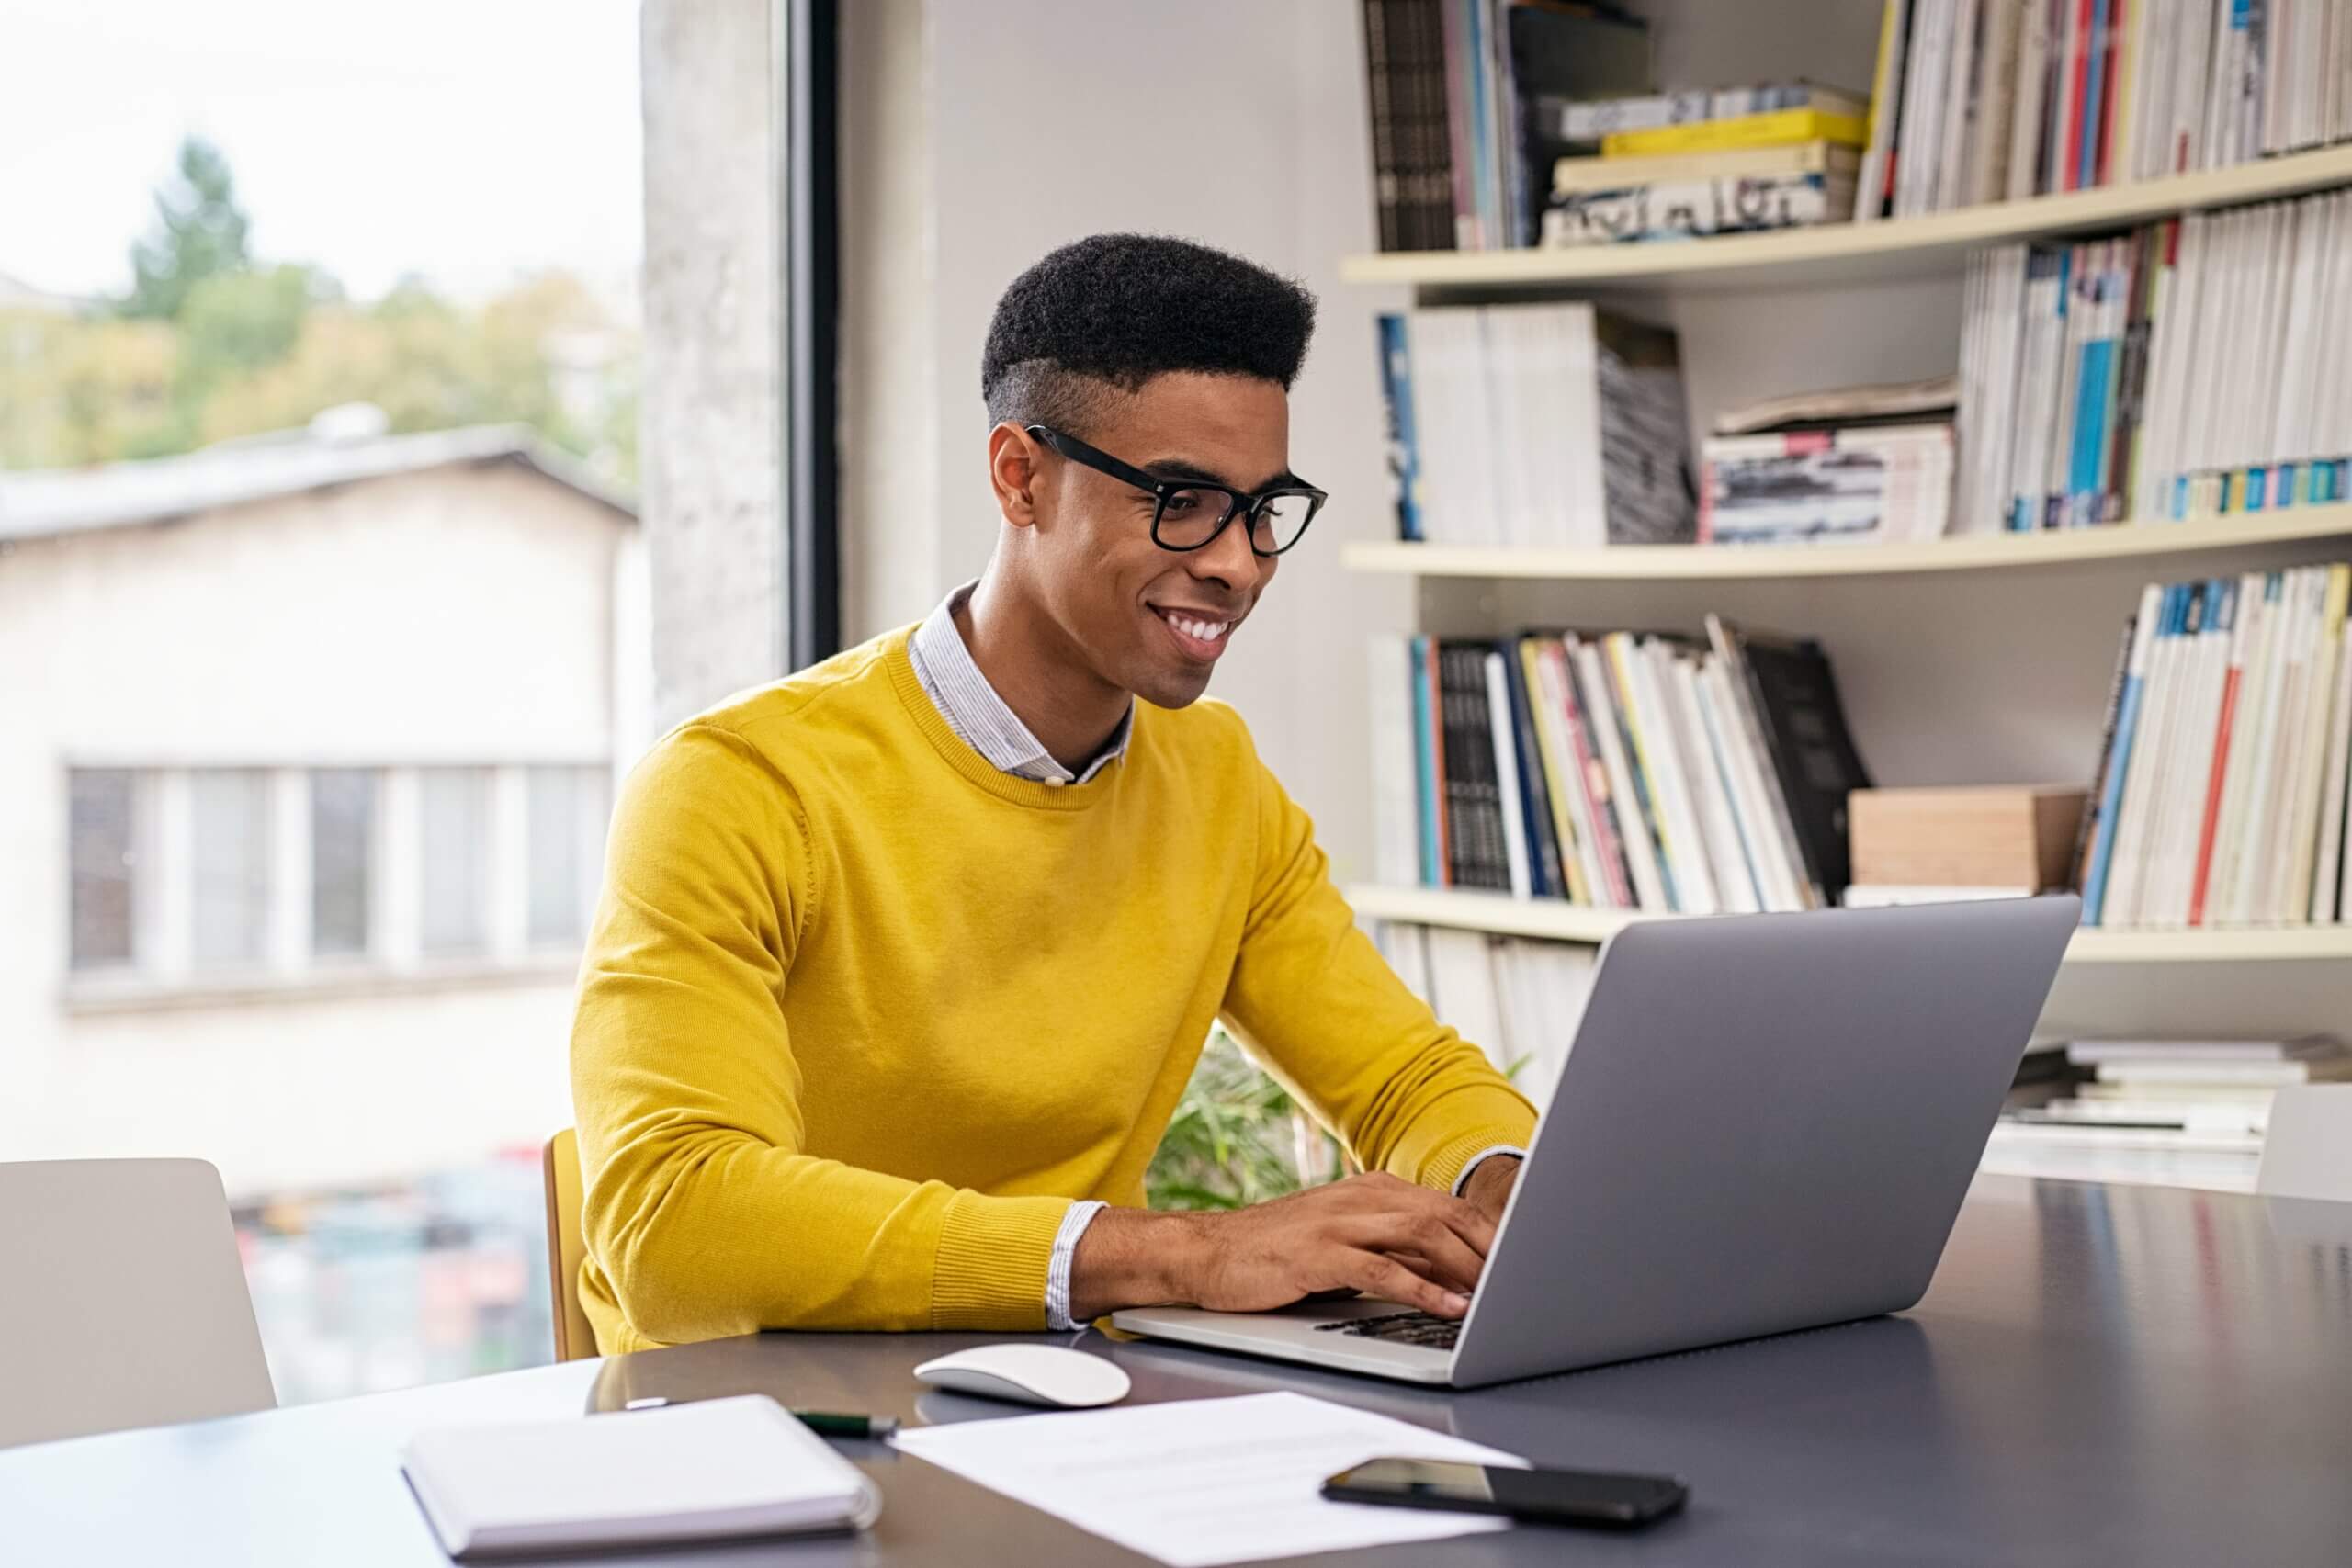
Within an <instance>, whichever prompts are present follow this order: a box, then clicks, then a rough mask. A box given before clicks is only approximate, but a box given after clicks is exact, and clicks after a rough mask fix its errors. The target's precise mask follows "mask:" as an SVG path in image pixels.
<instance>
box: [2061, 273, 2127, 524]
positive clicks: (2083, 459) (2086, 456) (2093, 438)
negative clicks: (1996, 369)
mask: <svg viewBox="0 0 2352 1568" xmlns="http://www.w3.org/2000/svg"><path fill="white" fill-rule="evenodd" d="M2079 281H2080V287H2081V289H2082V293H2081V296H2080V297H2079V298H2078V299H2076V300H2075V310H2087V311H2089V312H2090V322H2089V325H2090V328H2091V330H2093V331H2098V332H2102V333H2103V332H2104V326H2103V324H2102V323H2103V322H2104V321H2105V320H2106V318H2107V316H2108V315H2109V313H2110V312H2109V310H2108V301H2109V299H2110V298H2112V292H2113V290H2114V288H2115V287H2116V278H2115V274H2114V273H2113V272H2112V271H2111V270H2110V269H2109V268H2108V267H2107V266H2104V265H2088V266H2086V267H2084V268H2083V275H2082V277H2081V279H2080V280H2079ZM2115 346H2116V345H2115V339H2114V338H2112V337H2109V336H2104V335H2102V336H2099V337H2093V338H2086V339H2085V340H2084V342H2083V355H2082V361H2081V364H2080V365H2079V367H2077V368H2076V370H2075V428H2074V447H2073V450H2072V451H2071V452H2070V453H2069V455H2068V458H2067V464H2066V505H2065V511H2064V514H2063V515H2064V525H2065V526H2066V527H2069V528H2079V527H2082V526H2084V525H2086V524H2090V523H2094V522H2097V521H2098V512H2099V492H2100V491H2102V490H2103V489H2105V487H2106V483H2107V466H2106V463H2105V462H2104V460H2103V458H2104V455H2105V453H2106V451H2107V440H2108V434H2109V426H2110V423H2111V415H2110V412H2109V411H2110V410H2111V408H2112V407H2113V404H2114V387H2115Z"/></svg>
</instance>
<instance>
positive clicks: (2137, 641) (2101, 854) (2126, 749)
mask: <svg viewBox="0 0 2352 1568" xmlns="http://www.w3.org/2000/svg"><path fill="white" fill-rule="evenodd" d="M2154 592H2160V594H2161V597H2160V598H2159V599H2158V601H2157V603H2156V604H2155V605H2154V606H2153V607H2152V606H2150V604H2148V599H2147V595H2146V594H2143V595H2142V596H2141V601H2140V604H2141V610H2142V614H2141V615H2140V618H2139V621H2138V623H2137V625H2135V626H2133V628H2132V632H2131V659H2130V660H2129V662H2127V663H2126V664H2125V666H2124V671H2123V697H2122V700H2121V701H2120V703H2119V704H2117V705H2116V710H2115V745H2114V746H2113V748H2112V749H2111V750H2109V752H2108V758H2107V777H2106V778H2104V779H2102V780H2100V781H2099V791H2098V829H2097V832H2096V835H2095V836H2094V837H2093V838H2092V840H2091V854H2090V874H2089V875H2087V876H2086V877H2085V878H2084V879H2083V924H2085V925H2086V926H2095V925H2097V924H2098V923H2099V908H2100V906H2101V905H2102V904H2104V903H2105V902H2106V900H2107V873H2108V867H2109V863H2111V862H2113V860H2114V858H2115V829H2116V822H2117V818H2119V817H2120V816H2121V815H2122V811H2123V775H2124V774H2125V773H2127V772H2129V771H2130V767H2131V742H2132V739H2133V738H2134V737H2135V736H2136V735H2137V734H2138V732H2139V728H2140V694H2141V692H2142V690H2143V688H2145V686H2146V685H2147V683H2148V656H2149V650H2150V649H2151V647H2152V646H2153V645H2154V642H2155V639H2156V635H2157V631H2158V629H2159V627H2161V626H2165V624H2166V623H2167V621H2168V618H2169V616H2170V615H2171V612H2172V609H2173V605H2174V603H2175V601H2176V599H2177V597H2178V595H2179V592H2180V591H2179V590H2178V589H2177V588H2166V589H2162V590H2159V591H2154ZM2152 610H2153V613H2151V612H2152Z"/></svg>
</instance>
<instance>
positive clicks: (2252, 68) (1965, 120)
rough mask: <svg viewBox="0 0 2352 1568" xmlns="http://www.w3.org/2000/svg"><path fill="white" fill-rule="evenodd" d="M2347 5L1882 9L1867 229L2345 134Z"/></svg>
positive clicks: (1941, 3) (1915, 1) (2003, 1)
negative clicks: (1890, 220)
mask: <svg viewBox="0 0 2352 1568" xmlns="http://www.w3.org/2000/svg"><path fill="white" fill-rule="evenodd" d="M2347 38H2352V0H2294V3H2293V4H2292V5H2288V4H2283V3H2281V0H2271V3H2270V4H2267V5H2265V4H2263V3H2262V0H2251V3H2250V0H1886V8H1885V13H1884V17H1883V22H1882V24H1881V28H1880V32H1879V49H1878V68H1877V73H1876V76H1875V79H1874V81H1873V84H1872V89H1871V118H1870V135H1869V145H1868V151H1867V152H1865V153H1864V155H1863V158H1862V164H1861V176H1860V178H1861V191H1862V196H1861V201H1860V206H1859V207H1858V208H1857V209H1856V211H1855V219H1856V220H1857V221H1861V222H1868V221H1870V220H1872V219H1875V218H1879V217H1882V216H1888V215H1891V216H1894V217H1897V218H1908V217H1916V216H1917V215H1919V214H1922V213H1928V212H1940V211H1944V210H1946V209H1951V208H1955V207H1965V206H1969V205H1972V204H1973V203H1977V202H1986V201H2001V200H2010V201H2015V200H2018V199H2020V198H2022V197H2030V196H2041V195H2045V194H2048V193H2050V192H2052V191H2068V190H2084V189H2088V188H2090V187H2093V186H2106V185H2114V184H2120V183H2121V182H2124V181H2128V180H2135V179H2152V178H2154V177H2156V176H2158V175H2172V174H2181V173H2186V172H2188V171H2189V170H2192V169H2213V168H2222V167H2225V166H2227V165H2229V164H2242V163H2247V162H2251V161H2252V160H2254V159H2256V158H2259V157H2264V156H2267V155H2270V154H2275V153H2279V152H2295V151H2299V150H2301V149H2304V148H2310V147H2317V146H2321V145H2323V144H2325V143H2328V142H2334V141H2345V140H2346V139H2347V138H2352V72H2347V71H2346V52H2347V50H2348V49H2352V44H2347V41H2346V40H2347Z"/></svg>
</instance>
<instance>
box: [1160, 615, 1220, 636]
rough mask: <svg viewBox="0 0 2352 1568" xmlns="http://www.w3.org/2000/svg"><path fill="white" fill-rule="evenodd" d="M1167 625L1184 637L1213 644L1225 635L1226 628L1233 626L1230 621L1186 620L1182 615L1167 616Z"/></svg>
mask: <svg viewBox="0 0 2352 1568" xmlns="http://www.w3.org/2000/svg"><path fill="white" fill-rule="evenodd" d="M1168 624H1169V625H1170V626H1174V627H1175V628H1176V629H1177V630H1178V631H1180V632H1182V633H1183V634H1184V635H1185V636H1186V637H1198V638H1200V639H1201V640H1202V641H1203V642H1215V641H1216V639H1217V638H1219V637H1223V636H1224V635H1225V633H1226V628H1227V627H1228V626H1232V625H1233V623H1232V622H1231V621H1193V620H1187V619H1186V618H1185V617H1183V616H1182V615H1170V616H1169V617H1168Z"/></svg>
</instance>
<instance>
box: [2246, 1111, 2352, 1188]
mask: <svg viewBox="0 0 2352 1568" xmlns="http://www.w3.org/2000/svg"><path fill="white" fill-rule="evenodd" d="M2254 1190H2256V1191H2257V1192H2259V1193H2262V1194H2263V1195H2264V1196H2266V1197H2271V1198H2332V1199H2335V1201H2338V1202H2352V1084H2345V1083H2314V1084H2299V1085H2296V1086H2295V1087H2293V1088H2290V1089H2280V1090H2279V1091H2278V1095H2277V1096H2276V1098H2274V1099H2273V1100H2271V1101H2270V1128H2269V1131H2267V1132H2266V1133H2265V1134H2263V1135H2262V1168H2261V1169H2260V1170H2259V1171H2258V1172H2257V1173H2256V1176H2255V1179H2254Z"/></svg>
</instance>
